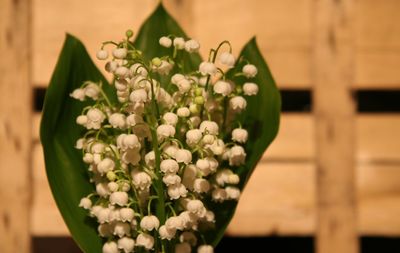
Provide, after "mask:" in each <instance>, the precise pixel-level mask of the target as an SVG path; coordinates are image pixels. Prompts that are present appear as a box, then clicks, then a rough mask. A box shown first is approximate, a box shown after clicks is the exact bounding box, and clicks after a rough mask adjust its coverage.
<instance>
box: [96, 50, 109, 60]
mask: <svg viewBox="0 0 400 253" xmlns="http://www.w3.org/2000/svg"><path fill="white" fill-rule="evenodd" d="M96 58H97V59H99V60H107V58H108V52H107V51H106V50H99V51H97V53H96Z"/></svg>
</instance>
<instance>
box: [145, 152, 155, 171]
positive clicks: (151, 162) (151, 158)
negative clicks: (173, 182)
mask: <svg viewBox="0 0 400 253" xmlns="http://www.w3.org/2000/svg"><path fill="white" fill-rule="evenodd" d="M144 162H145V163H146V165H147V166H149V167H151V168H154V166H155V165H156V155H155V153H154V151H153V150H152V151H150V152H149V153H147V154H146V155H145V156H144Z"/></svg>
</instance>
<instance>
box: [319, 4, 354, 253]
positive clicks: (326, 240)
mask: <svg viewBox="0 0 400 253" xmlns="http://www.w3.org/2000/svg"><path fill="white" fill-rule="evenodd" d="M313 15H314V21H313V22H314V30H313V31H314V36H313V38H314V41H313V48H314V50H313V67H314V68H313V71H314V72H313V88H314V90H313V101H314V108H313V109H314V113H315V131H316V151H317V152H316V182H317V184H316V192H317V196H316V202H317V220H316V222H317V225H316V252H318V253H337V252H342V253H357V252H359V245H358V239H357V219H356V217H357V215H356V213H357V209H356V191H355V176H354V169H355V154H356V152H355V120H354V116H355V106H354V101H353V98H352V93H351V87H352V84H353V82H354V77H353V73H354V34H353V32H354V31H353V22H354V2H353V1H351V0H349V1H337V0H315V1H314V14H313Z"/></svg>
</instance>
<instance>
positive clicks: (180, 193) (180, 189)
mask: <svg viewBox="0 0 400 253" xmlns="http://www.w3.org/2000/svg"><path fill="white" fill-rule="evenodd" d="M167 192H168V196H169V197H170V199H179V198H181V197H186V194H187V190H186V187H185V186H184V185H183V184H174V185H170V186H168V190H167Z"/></svg>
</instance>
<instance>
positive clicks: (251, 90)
mask: <svg viewBox="0 0 400 253" xmlns="http://www.w3.org/2000/svg"><path fill="white" fill-rule="evenodd" d="M243 93H244V94H245V95H247V96H254V95H257V93H258V85H257V84H255V83H245V84H243Z"/></svg>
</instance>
